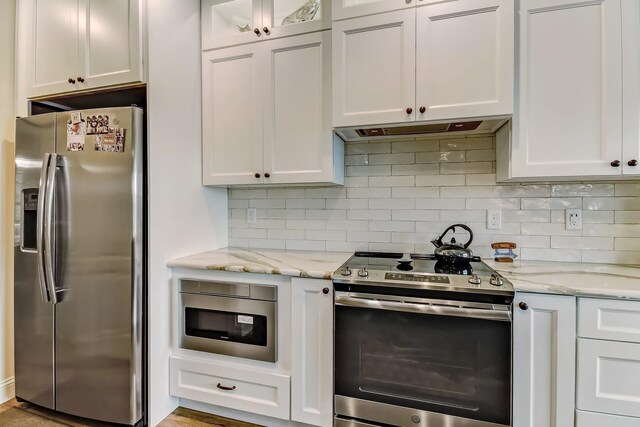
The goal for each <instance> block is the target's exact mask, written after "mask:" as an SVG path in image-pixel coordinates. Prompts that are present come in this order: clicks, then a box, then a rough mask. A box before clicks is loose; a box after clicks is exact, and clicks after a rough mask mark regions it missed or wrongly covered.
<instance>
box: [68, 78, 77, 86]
mask: <svg viewBox="0 0 640 427" xmlns="http://www.w3.org/2000/svg"><path fill="white" fill-rule="evenodd" d="M67 81H68V82H69V83H71V84H72V85H74V84H76V80H75V79H72V78H71V77H69V80H67Z"/></svg>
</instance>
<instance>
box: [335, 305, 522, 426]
mask: <svg viewBox="0 0 640 427" xmlns="http://www.w3.org/2000/svg"><path fill="white" fill-rule="evenodd" d="M335 316H336V324H335V328H336V335H335V363H336V369H335V387H336V394H337V395H341V396H347V397H353V398H357V399H364V400H369V401H376V402H380V403H387V404H391V405H397V406H404V407H409V408H415V409H421V410H425V411H431V412H438V413H442V414H447V415H453V416H459V417H464V418H471V419H476V420H482V421H488V422H494V423H498V424H505V425H508V424H509V422H510V417H511V403H510V401H511V399H510V395H511V373H510V372H511V324H510V323H508V322H499V321H490V320H480V319H471V318H464V317H451V316H439V315H428V314H416V313H406V312H397V311H387V310H378V309H368V308H355V307H345V306H336V311H335Z"/></svg>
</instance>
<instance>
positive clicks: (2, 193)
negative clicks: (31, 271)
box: [0, 0, 15, 402]
mask: <svg viewBox="0 0 640 427" xmlns="http://www.w3.org/2000/svg"><path fill="white" fill-rule="evenodd" d="M14 22H15V0H2V1H1V2H0V402H4V401H6V400H9V399H11V398H12V397H13V396H14V384H13V372H14V371H13V146H14V141H15V138H14V135H15V127H14V126H15V125H14V123H15V113H14V102H13V100H14V72H13V69H14V41H15V38H14V32H15V24H14Z"/></svg>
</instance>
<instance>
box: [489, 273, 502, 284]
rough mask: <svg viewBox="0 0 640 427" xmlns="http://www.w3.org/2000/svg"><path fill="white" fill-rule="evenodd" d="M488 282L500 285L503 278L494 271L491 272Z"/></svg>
mask: <svg viewBox="0 0 640 427" xmlns="http://www.w3.org/2000/svg"><path fill="white" fill-rule="evenodd" d="M489 283H491V284H492V285H493V286H502V285H504V280H502V277H500V276H498V275H497V274H496V273H491V278H490V279H489Z"/></svg>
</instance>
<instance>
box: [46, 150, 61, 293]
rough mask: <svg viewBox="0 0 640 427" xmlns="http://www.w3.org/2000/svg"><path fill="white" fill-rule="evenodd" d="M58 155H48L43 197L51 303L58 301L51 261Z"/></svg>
mask: <svg viewBox="0 0 640 427" xmlns="http://www.w3.org/2000/svg"><path fill="white" fill-rule="evenodd" d="M57 165H58V155H57V154H55V153H53V154H51V155H50V157H49V170H48V172H47V183H46V193H45V198H44V257H43V258H44V267H45V268H44V274H45V278H46V284H47V288H48V291H49V298H50V302H51V304H57V303H58V296H57V295H56V282H55V274H54V271H53V270H54V262H53V244H52V240H53V238H54V237H53V228H54V225H53V202H54V195H55V191H56V171H57V169H58V168H57Z"/></svg>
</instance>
